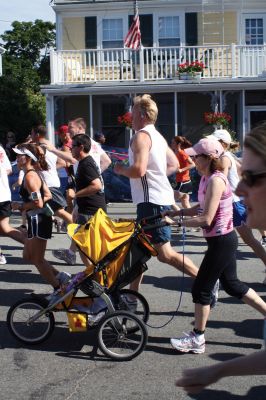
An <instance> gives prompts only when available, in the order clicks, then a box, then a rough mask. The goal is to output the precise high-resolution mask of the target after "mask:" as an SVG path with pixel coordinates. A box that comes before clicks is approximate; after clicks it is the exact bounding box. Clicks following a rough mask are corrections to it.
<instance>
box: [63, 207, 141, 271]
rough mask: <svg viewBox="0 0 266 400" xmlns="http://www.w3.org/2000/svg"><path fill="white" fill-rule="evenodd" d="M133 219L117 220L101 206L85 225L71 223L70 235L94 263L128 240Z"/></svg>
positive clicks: (132, 229)
mask: <svg viewBox="0 0 266 400" xmlns="http://www.w3.org/2000/svg"><path fill="white" fill-rule="evenodd" d="M134 227H135V224H134V222H133V221H123V222H116V221H114V220H112V219H111V218H109V217H108V216H107V214H106V213H105V212H104V211H103V210H102V209H101V208H100V209H99V210H98V211H97V212H96V213H95V214H94V216H93V217H92V218H90V219H89V220H88V222H87V223H86V224H85V225H77V224H69V225H68V227H67V232H68V235H69V236H70V237H71V238H72V239H73V240H74V241H75V243H76V244H77V245H78V246H79V248H80V249H81V251H82V252H83V253H84V254H86V256H87V257H88V258H89V259H90V260H91V261H92V262H93V263H94V264H96V263H98V262H99V261H100V260H101V259H102V258H103V257H105V256H106V255H107V254H108V253H110V252H111V251H112V250H114V249H115V248H116V247H118V246H120V245H121V244H122V243H124V242H126V241H127V240H128V239H129V238H130V237H131V235H132V234H133V232H134Z"/></svg>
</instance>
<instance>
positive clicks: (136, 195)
mask: <svg viewBox="0 0 266 400" xmlns="http://www.w3.org/2000/svg"><path fill="white" fill-rule="evenodd" d="M157 115H158V108H157V105H156V103H155V102H154V101H153V100H152V99H151V96H150V95H147V94H145V95H143V96H137V97H135V99H134V106H133V109H132V127H133V129H134V130H135V135H134V136H133V138H132V139H131V142H130V146H129V151H128V154H129V164H130V166H129V167H128V166H125V165H122V164H116V165H115V168H114V172H115V173H117V174H120V175H124V176H126V177H128V178H129V179H130V185H131V194H132V199H133V202H134V203H135V204H137V219H142V218H145V217H148V216H151V215H157V214H160V213H163V212H165V211H167V210H169V209H171V207H172V205H173V204H174V203H175V200H174V193H173V189H172V187H171V185H170V183H169V180H168V178H167V176H169V175H171V174H173V173H174V172H176V170H177V169H178V161H177V158H176V156H175V154H174V152H173V151H172V150H171V149H170V147H169V146H168V144H167V142H166V140H165V139H164V137H163V136H162V135H161V134H160V133H159V132H158V131H157V130H156V128H155V126H154V124H155V122H156V120H157ZM149 233H150V235H151V236H152V239H151V240H152V242H153V244H154V246H155V247H156V249H157V251H158V259H159V260H160V261H162V262H164V263H167V264H170V265H172V266H173V267H175V268H176V269H178V270H179V271H183V269H184V272H185V273H186V274H188V275H190V276H191V277H196V275H197V271H198V269H197V267H196V266H195V265H194V263H193V262H192V261H191V260H190V259H189V258H188V257H183V255H182V254H179V253H177V252H176V251H175V250H174V249H173V248H172V246H171V243H170V240H171V228H170V226H165V227H160V228H157V229H153V230H152V231H151V232H149ZM140 281H141V277H140V278H138V279H137V280H136V281H135V282H133V283H132V284H131V288H132V289H134V290H138V288H139V283H140Z"/></svg>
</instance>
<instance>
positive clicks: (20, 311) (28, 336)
mask: <svg viewBox="0 0 266 400" xmlns="http://www.w3.org/2000/svg"><path fill="white" fill-rule="evenodd" d="M46 307H47V305H46V303H45V302H42V301H41V300H37V299H22V300H20V301H18V302H17V303H15V304H13V306H11V307H10V309H9V311H8V314H7V326H8V329H9V331H10V333H11V334H12V335H13V336H15V338H16V339H18V340H19V341H20V342H22V343H26V344H38V343H41V342H43V341H44V340H46V339H47V338H48V337H49V336H50V335H51V334H52V332H53V329H54V323H55V321H54V315H53V313H51V312H48V313H46V314H44V315H42V316H41V317H40V318H38V319H37V320H36V321H34V322H32V323H29V322H28V321H29V319H30V318H31V317H33V316H34V315H35V314H37V313H38V312H40V311H42V310H44V309H45V308H46Z"/></svg>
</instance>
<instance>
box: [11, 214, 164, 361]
mask: <svg viewBox="0 0 266 400" xmlns="http://www.w3.org/2000/svg"><path fill="white" fill-rule="evenodd" d="M159 218H160V216H158V215H156V216H152V217H149V218H146V219H143V220H141V221H134V220H118V221H116V220H112V219H110V218H109V217H108V216H107V215H106V214H105V213H104V211H103V210H101V209H100V210H98V211H97V213H96V214H95V215H94V216H93V217H92V218H91V219H90V220H88V222H87V223H86V224H85V225H76V224H71V225H69V227H68V234H69V235H70V236H71V237H72V239H73V240H74V241H75V243H76V244H77V246H78V248H79V250H80V251H81V252H82V253H83V254H85V255H86V257H87V258H88V260H89V263H88V264H89V265H88V266H87V267H86V269H85V270H84V271H82V272H79V273H77V274H76V275H75V276H74V277H73V278H72V279H71V280H70V281H69V282H68V283H67V284H66V285H65V287H64V288H62V289H61V291H60V293H58V297H57V298H56V299H55V300H54V301H53V302H52V304H51V303H49V301H48V300H47V299H46V298H44V297H42V296H40V295H36V294H33V295H30V296H29V297H28V298H24V299H22V300H20V301H18V302H17V303H15V304H14V305H13V306H11V307H10V309H9V311H8V315H7V325H8V328H9V331H10V333H11V334H12V335H13V336H15V338H16V339H18V340H19V341H21V342H23V343H26V344H31V345H33V344H38V343H41V342H43V341H45V340H46V339H47V338H48V337H49V336H50V335H51V334H52V332H53V330H54V325H55V318H54V313H57V312H65V313H66V314H67V316H68V323H69V330H70V331H71V332H77V331H86V330H87V329H90V328H93V327H96V328H97V329H98V331H97V332H98V344H99V348H100V350H101V351H102V352H103V353H104V354H105V355H107V356H109V357H111V358H112V359H115V360H121V361H126V360H131V359H133V358H135V357H136V356H137V355H138V354H140V353H141V352H142V351H143V349H144V347H145V345H146V343H147V339H148V334H147V329H146V326H145V322H147V320H148V318H149V306H148V303H147V301H146V299H145V298H144V297H143V296H142V295H141V294H140V293H138V292H134V291H132V290H129V289H124V287H125V286H127V285H128V284H129V283H130V282H132V281H133V280H134V279H135V278H136V277H138V276H139V275H140V274H141V273H142V272H144V271H145V270H146V269H147V265H146V262H147V261H148V260H149V259H150V258H151V256H155V255H157V252H156V250H155V248H154V247H153V245H152V244H151V242H150V241H149V238H148V237H147V235H146V234H145V231H148V230H151V229H152V228H155V227H158V226H163V225H165V222H162V223H159V224H158V219H159ZM152 220H154V221H155V222H156V223H154V224H152V225H151V224H150V222H151V221H152ZM78 292H79V293H82V295H80V294H79V295H78ZM84 295H85V296H84ZM99 299H100V302H101V304H104V307H103V309H102V310H101V311H100V312H97V313H96V314H91V310H92V309H93V307H94V306H95V305H97V303H99Z"/></svg>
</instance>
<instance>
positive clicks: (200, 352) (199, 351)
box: [172, 345, 205, 354]
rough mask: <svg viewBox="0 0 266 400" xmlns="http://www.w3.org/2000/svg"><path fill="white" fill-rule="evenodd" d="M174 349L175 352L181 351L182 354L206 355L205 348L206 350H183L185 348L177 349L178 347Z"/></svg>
mask: <svg viewBox="0 0 266 400" xmlns="http://www.w3.org/2000/svg"><path fill="white" fill-rule="evenodd" d="M172 346H173V345H172ZM173 348H174V349H175V350H177V351H180V353H194V354H203V353H205V348H204V349H183V348H179V347H176V346H173Z"/></svg>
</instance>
